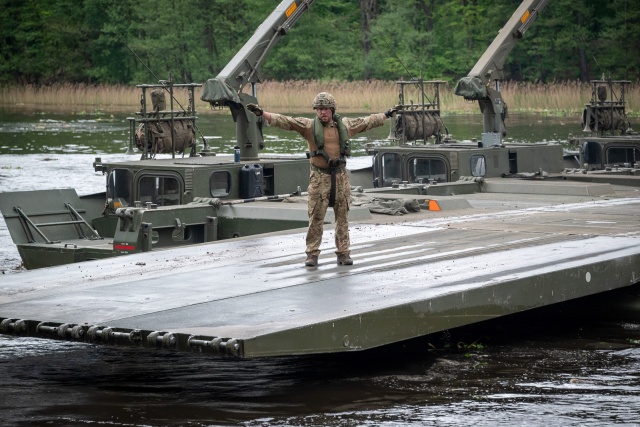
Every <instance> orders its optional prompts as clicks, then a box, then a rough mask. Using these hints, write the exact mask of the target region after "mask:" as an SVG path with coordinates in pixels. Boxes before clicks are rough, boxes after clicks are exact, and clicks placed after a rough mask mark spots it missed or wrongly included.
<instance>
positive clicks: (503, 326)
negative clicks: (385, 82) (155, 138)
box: [0, 111, 640, 426]
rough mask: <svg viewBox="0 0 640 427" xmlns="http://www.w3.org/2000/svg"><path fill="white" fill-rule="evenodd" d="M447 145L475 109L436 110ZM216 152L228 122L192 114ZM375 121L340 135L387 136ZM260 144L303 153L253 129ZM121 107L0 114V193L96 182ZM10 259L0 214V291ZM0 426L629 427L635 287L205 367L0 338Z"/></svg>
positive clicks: (637, 325) (540, 134)
mask: <svg viewBox="0 0 640 427" xmlns="http://www.w3.org/2000/svg"><path fill="white" fill-rule="evenodd" d="M444 119H445V124H446V125H447V127H448V129H449V131H450V132H451V133H452V135H453V137H454V138H456V139H470V138H472V137H474V136H477V135H479V134H480V132H481V126H482V125H481V117H480V116H451V117H445V118H444ZM199 128H200V130H201V132H202V134H203V135H206V136H210V137H212V138H211V139H210V144H211V147H212V149H213V150H214V151H216V152H218V153H220V154H230V153H231V152H232V147H233V145H235V142H234V140H233V138H234V132H235V130H234V124H233V122H232V120H231V118H230V116H228V115H226V114H207V115H203V116H201V119H200V122H199ZM388 132H389V128H388V125H387V126H385V127H384V128H381V129H376V130H374V131H371V132H370V133H367V134H363V136H362V137H361V138H357V139H356V140H355V141H354V146H355V147H356V154H363V150H362V147H363V146H364V144H365V143H369V142H373V143H379V144H385V143H388V142H387V141H386V140H385V138H386V136H387V134H388ZM570 132H574V133H579V118H576V119H573V118H572V119H560V118H550V117H544V116H514V117H512V118H511V119H510V121H509V135H510V136H509V138H512V139H513V140H518V141H529V142H535V141H541V140H550V141H563V140H565V139H566V137H567V135H568V134H569V133H570ZM265 137H266V149H265V151H266V152H270V153H287V154H290V153H295V152H302V151H304V148H303V147H304V144H303V143H302V140H301V139H300V138H297V137H296V135H292V134H290V133H286V132H283V131H278V130H275V129H271V128H267V129H266V130H265ZM127 143H128V123H127V121H126V116H125V115H118V114H116V115H114V116H111V115H100V116H85V115H83V116H77V115H76V116H70V115H62V114H53V113H33V112H29V113H15V112H6V111H4V112H3V111H0V191H3V192H4V191H21V190H32V189H47V188H64V187H71V188H76V189H77V191H78V193H79V194H90V193H94V192H99V191H103V188H104V177H103V176H101V175H100V174H96V173H94V172H93V169H92V162H93V160H94V158H95V157H102V158H103V159H108V160H117V159H130V158H132V157H131V156H128V155H127V154H126V146H127ZM19 264H20V259H19V256H18V253H17V251H16V250H15V247H14V246H13V244H12V242H11V238H10V236H9V234H8V232H7V230H6V225H5V223H4V220H2V219H0V273H1V274H0V286H2V287H10V286H11V278H12V276H13V275H14V274H29V273H28V272H25V271H24V270H22V269H20V268H19ZM0 386H1V387H0V390H1V392H0V425H3V426H4V425H7V426H12V425H65V426H66V425H72V426H74V425H83V426H84V425H114V426H164V425H171V426H174V425H175V426H183V425H184V426H210V425H247V426H270V425H276V426H321V425H328V426H355V425H357V426H404V425H413V426H422V425H437V426H440V425H443V426H457V425H469V424H473V425H481V426H493V425H497V424H503V425H527V426H550V425H553V426H555V425H557V426H561V425H562V426H578V425H580V426H582V425H628V426H636V425H640V415H639V414H640V287H638V286H635V287H631V288H626V289H622V290H618V291H616V292H611V293H608V294H605V295H599V296H597V297H593V298H585V299H581V300H578V301H573V302H570V303H565V304H559V305H556V306H552V307H548V308H544V309H539V310H534V311H532V312H530V313H523V314H520V315H516V316H509V317H508V318H505V319H498V320H495V321H492V322H485V323H482V324H479V325H474V326H470V327H465V328H459V329H455V330H451V331H447V332H445V333H441V334H436V335H433V336H427V337H423V338H420V339H416V340H413V341H409V342H405V343H401V344H397V345H392V346H387V347H384V348H381V349H377V350H373V351H368V352H364V353H358V354H346V355H332V356H314V357H295V358H273V359H264V360H250V361H238V360H230V359H225V360H219V359H209V358H206V357H203V356H201V355H200V356H197V355H190V354H179V353H170V352H149V351H142V350H131V349H125V350H122V349H115V348H109V347H96V346H91V345H85V344H78V343H66V342H55V341H47V340H38V339H33V338H13V337H7V336H0Z"/></svg>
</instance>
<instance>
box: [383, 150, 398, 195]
mask: <svg viewBox="0 0 640 427" xmlns="http://www.w3.org/2000/svg"><path fill="white" fill-rule="evenodd" d="M401 181H402V168H401V166H400V155H398V154H396V153H385V154H383V155H382V182H383V186H384V187H391V186H392V185H393V183H394V182H397V183H399V182H401Z"/></svg>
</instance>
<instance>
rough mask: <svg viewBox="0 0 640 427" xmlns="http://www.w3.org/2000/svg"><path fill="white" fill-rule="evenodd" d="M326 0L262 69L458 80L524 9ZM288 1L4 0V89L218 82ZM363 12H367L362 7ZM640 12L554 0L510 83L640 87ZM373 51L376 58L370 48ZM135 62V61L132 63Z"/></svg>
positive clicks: (0, 51)
mask: <svg viewBox="0 0 640 427" xmlns="http://www.w3.org/2000/svg"><path fill="white" fill-rule="evenodd" d="M364 1H365V0H361V1H355V0H351V1H344V0H316V1H315V2H314V4H313V5H312V7H311V10H310V11H309V12H307V13H306V14H305V15H303V16H302V17H301V18H300V19H299V20H298V22H297V23H296V24H295V26H294V27H293V28H292V29H291V31H290V33H289V34H288V35H287V36H286V37H283V38H282V39H281V40H280V41H279V42H278V44H277V45H276V46H275V47H274V48H273V49H272V50H271V51H270V52H269V53H268V55H267V58H266V61H265V63H264V65H263V66H262V68H261V71H262V73H263V74H264V76H265V77H266V78H268V79H276V80H302V79H314V80H360V79H364V78H373V79H383V80H396V79H400V78H410V77H418V76H422V77H424V78H425V79H446V80H450V81H455V80H457V79H459V78H460V77H462V76H465V75H467V74H468V73H469V71H470V70H471V68H472V67H473V66H474V64H475V63H476V61H477V60H478V59H479V58H480V56H481V55H482V53H483V52H484V51H485V49H486V48H487V47H488V46H489V44H490V43H491V41H492V40H493V38H494V37H495V35H496V34H497V31H498V30H499V29H500V28H501V27H502V26H503V25H504V23H505V22H506V21H507V20H508V19H509V17H511V15H512V14H513V12H514V11H515V10H516V8H517V7H518V5H519V4H520V1H518V0H483V1H477V0H438V1H436V0H405V1H401V2H399V1H395V0H378V1H377V3H376V4H377V8H376V9H375V11H372V12H371V13H372V15H371V18H372V19H371V21H370V29H369V32H368V33H367V34H363V29H362V28H363V27H362V16H363V15H362V11H361V9H360V3H361V2H364ZM278 4H280V0H154V1H150V0H0V19H1V20H2V23H3V25H2V26H0V40H1V41H2V43H0V84H7V83H19V84H27V83H33V84H48V83H53V82H72V83H73V82H85V83H103V84H114V83H123V84H132V83H142V82H154V81H156V80H157V79H166V78H168V76H169V74H171V75H172V76H173V78H174V79H175V80H176V81H177V82H202V81H204V80H206V79H208V78H212V77H215V76H216V75H217V74H218V73H219V72H220V71H221V70H222V69H223V68H224V67H225V65H226V64H227V63H228V62H229V61H230V60H231V59H232V58H233V56H234V55H235V54H236V53H237V52H238V51H239V50H240V48H241V47H242V46H243V45H244V44H245V43H246V41H247V40H248V39H249V38H250V36H251V35H252V34H253V32H254V31H255V30H256V28H257V27H258V26H259V25H260V24H261V23H262V22H263V21H264V19H265V18H266V17H267V16H268V15H269V14H270V13H271V12H272V11H273V10H274V8H275V7H276V6H277V5H278ZM363 4H364V3H363ZM638 22H640V2H638V1H637V0H611V1H610V2H602V1H600V0H554V1H553V2H549V4H548V5H547V6H546V7H545V9H544V10H543V11H542V13H541V15H540V17H539V18H538V20H537V21H536V22H535V23H534V24H533V26H532V27H531V28H530V29H529V30H528V31H527V33H526V34H525V36H524V39H523V40H522V41H521V42H520V43H519V44H518V45H517V46H516V47H515V48H514V49H513V51H512V52H511V54H510V55H509V57H508V58H507V61H506V64H505V70H504V73H505V78H507V79H515V80H521V81H542V82H550V81H562V80H569V79H570V80H574V79H582V80H589V79H592V78H599V77H600V76H601V75H602V73H605V74H606V76H607V77H612V78H624V79H630V80H635V79H638V78H639V70H640V25H639V24H638ZM365 39H367V40H370V45H371V49H370V51H369V52H366V53H365V50H364V44H363V40H365ZM132 51H133V52H135V54H134V53H132Z"/></svg>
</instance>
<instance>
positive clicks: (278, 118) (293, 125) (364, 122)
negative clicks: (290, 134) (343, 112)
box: [267, 113, 386, 169]
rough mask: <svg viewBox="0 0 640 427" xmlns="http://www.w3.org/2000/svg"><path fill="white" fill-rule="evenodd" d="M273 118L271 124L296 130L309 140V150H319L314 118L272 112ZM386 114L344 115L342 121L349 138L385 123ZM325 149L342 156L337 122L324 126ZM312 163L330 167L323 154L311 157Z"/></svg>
mask: <svg viewBox="0 0 640 427" xmlns="http://www.w3.org/2000/svg"><path fill="white" fill-rule="evenodd" d="M270 114H271V118H270V120H268V121H267V124H269V125H270V126H275V127H277V128H280V129H285V130H295V131H296V132H298V133H299V134H300V135H302V137H303V138H304V139H305V140H306V141H307V145H308V146H309V151H317V150H318V147H317V146H316V143H315V140H314V138H313V119H308V118H306V117H289V116H285V115H282V114H276V113H270ZM385 118H386V116H385V115H384V113H376V114H371V115H370V116H366V117H357V118H353V119H351V118H348V117H343V118H342V123H344V124H345V126H346V127H347V131H348V133H349V138H351V137H352V136H353V135H355V134H357V133H360V132H365V131H368V130H369V129H373V128H376V127H379V126H382V125H383V124H384V120H385ZM324 151H325V152H326V153H327V154H328V155H329V157H330V158H339V157H340V136H339V135H338V127H337V126H336V125H335V123H333V122H331V124H329V125H327V126H325V127H324ZM310 161H311V164H312V165H314V166H316V167H319V168H322V169H326V168H328V167H329V165H328V164H327V161H326V160H325V159H324V158H323V157H322V156H314V157H311V159H310Z"/></svg>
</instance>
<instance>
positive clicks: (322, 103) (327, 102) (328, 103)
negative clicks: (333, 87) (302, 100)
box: [313, 92, 336, 112]
mask: <svg viewBox="0 0 640 427" xmlns="http://www.w3.org/2000/svg"><path fill="white" fill-rule="evenodd" d="M318 108H331V111H333V112H335V111H336V100H335V99H333V95H331V94H330V93H328V92H320V93H319V94H317V95H316V97H315V98H313V109H314V110H315V109H318Z"/></svg>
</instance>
